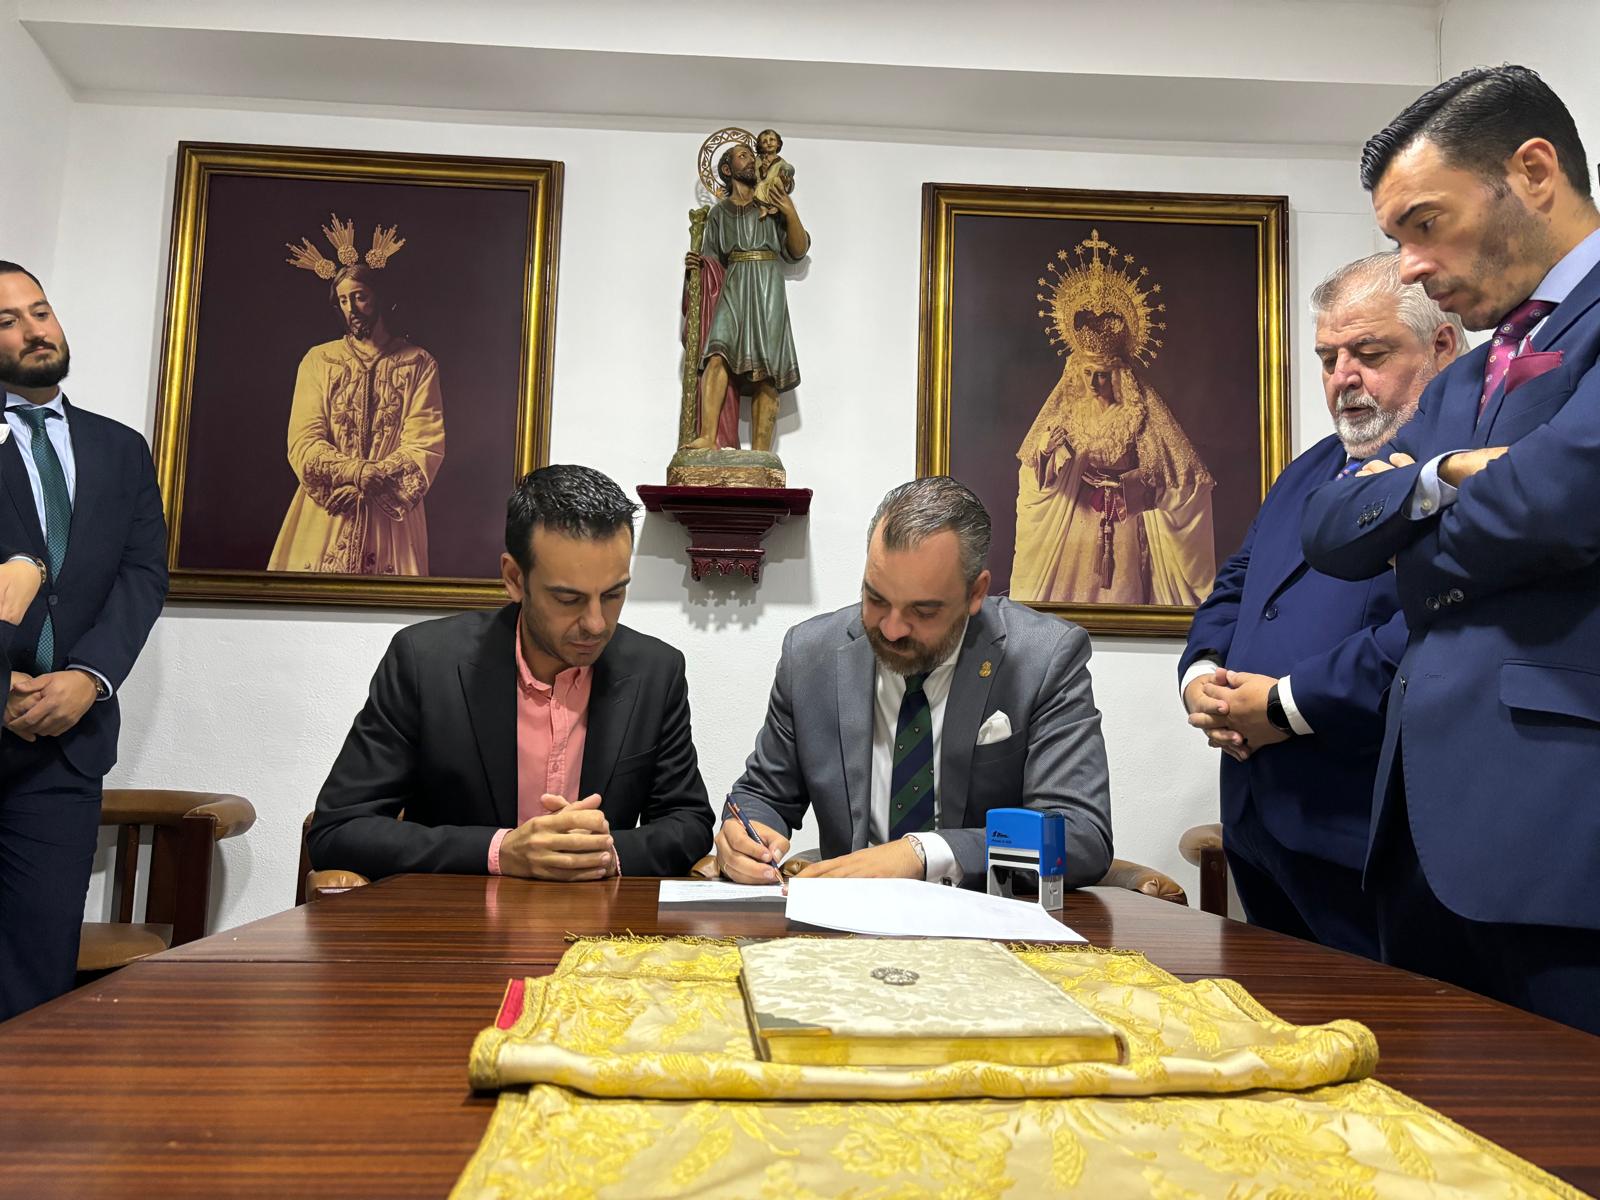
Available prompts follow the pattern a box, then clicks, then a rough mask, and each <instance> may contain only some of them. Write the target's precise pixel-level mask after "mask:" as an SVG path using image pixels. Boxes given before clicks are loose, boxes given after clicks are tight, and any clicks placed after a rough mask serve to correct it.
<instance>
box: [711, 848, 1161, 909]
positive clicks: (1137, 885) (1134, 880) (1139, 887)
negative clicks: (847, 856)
mask: <svg viewBox="0 0 1600 1200" xmlns="http://www.w3.org/2000/svg"><path fill="white" fill-rule="evenodd" d="M815 861H816V860H815V859H813V858H810V857H807V856H806V855H802V854H797V855H795V856H793V857H792V858H788V859H785V860H784V864H783V873H784V874H785V875H794V874H795V873H796V872H798V871H800V870H802V869H803V868H804V867H805V866H806V865H807V864H809V863H812V862H815ZM689 874H691V875H694V876H697V877H699V878H701V879H716V878H717V856H716V855H715V854H708V855H706V856H705V857H704V858H702V859H701V860H700V861H699V862H697V863H695V865H694V866H692V867H690V868H689ZM1096 886H1098V887H1116V888H1125V889H1127V890H1128V891H1130V892H1142V893H1144V894H1145V895H1146V896H1154V897H1155V898H1156V899H1157V900H1166V901H1169V902H1171V903H1173V904H1181V905H1184V906H1185V907H1187V906H1188V904H1189V897H1188V896H1186V895H1185V894H1184V891H1183V888H1181V887H1179V886H1178V881H1177V880H1176V879H1173V878H1172V877H1171V876H1170V875H1163V874H1162V873H1161V872H1160V871H1158V870H1156V869H1155V868H1154V867H1145V866H1140V865H1139V864H1138V863H1134V862H1127V861H1126V860H1124V859H1120V858H1114V859H1112V860H1111V869H1110V870H1109V871H1107V872H1106V873H1105V878H1103V879H1101V880H1100V882H1099V884H1097V885H1096Z"/></svg>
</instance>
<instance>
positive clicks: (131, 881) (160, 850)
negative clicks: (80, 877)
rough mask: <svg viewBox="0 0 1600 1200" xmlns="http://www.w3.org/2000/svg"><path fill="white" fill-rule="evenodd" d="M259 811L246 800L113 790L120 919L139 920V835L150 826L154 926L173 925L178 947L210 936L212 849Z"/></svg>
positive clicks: (110, 810)
mask: <svg viewBox="0 0 1600 1200" xmlns="http://www.w3.org/2000/svg"><path fill="white" fill-rule="evenodd" d="M255 820H256V810H255V808H254V807H253V806H252V805H251V803H250V801H248V800H246V799H245V798H244V797H243V796H230V795H226V794H224V793H219V792H186V791H174V790H171V789H166V788H107V789H106V792H105V798H104V800H103V801H102V802H101V805H100V824H102V825H115V826H117V827H118V831H117V852H116V860H115V865H114V867H113V870H112V889H113V893H114V895H115V897H116V920H117V921H120V922H130V921H132V920H133V908H134V895H135V893H136V891H137V887H138V880H137V878H136V874H137V871H138V863H139V831H140V829H141V828H143V827H144V826H146V825H148V826H150V828H151V841H150V886H149V887H148V888H147V889H146V894H145V906H144V907H145V916H144V919H145V921H146V922H149V923H152V924H161V925H171V926H172V944H173V945H174V946H181V945H183V944H184V943H185V942H192V941H194V940H195V939H196V938H200V937H204V936H205V932H206V914H207V911H208V910H209V908H210V903H211V848H212V846H213V845H215V844H216V843H217V842H218V841H220V840H222V839H223V838H227V837H234V836H235V835H237V834H241V833H243V832H245V830H247V829H249V828H250V826H252V825H253V824H255Z"/></svg>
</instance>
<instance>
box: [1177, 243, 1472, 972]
mask: <svg viewBox="0 0 1600 1200" xmlns="http://www.w3.org/2000/svg"><path fill="white" fill-rule="evenodd" d="M1311 311H1312V315H1313V317H1314V318H1315V319H1316V326H1317V343H1316V352H1317V358H1318V359H1319V360H1320V361H1321V363H1322V386H1323V391H1324V393H1325V394H1326V396H1327V400H1328V412H1329V414H1330V415H1331V416H1332V417H1333V422H1334V428H1335V430H1336V432H1335V433H1333V434H1330V435H1329V436H1328V437H1325V438H1323V439H1322V440H1321V441H1319V442H1318V443H1317V444H1316V445H1314V446H1312V447H1311V448H1310V449H1309V450H1307V451H1306V452H1305V453H1304V454H1302V455H1300V456H1299V457H1298V458H1296V459H1295V460H1294V462H1292V463H1290V464H1289V466H1288V467H1287V468H1285V469H1284V472H1283V474H1282V475H1280V476H1279V477H1278V480H1277V482H1276V483H1275V484H1273V487H1272V490H1271V491H1270V492H1268V493H1267V498H1266V501H1265V502H1264V503H1263V504H1262V506H1261V511H1260V513H1259V514H1257V516H1256V519H1255V521H1254V522H1253V523H1252V524H1251V526H1250V530H1249V532H1248V533H1247V534H1245V539H1244V544H1243V545H1242V546H1240V547H1239V550H1238V553H1236V554H1234V556H1233V557H1232V558H1230V559H1229V560H1228V561H1227V562H1226V563H1225V564H1224V565H1223V567H1222V570H1221V571H1220V572H1218V574H1217V582H1216V586H1215V587H1213V588H1212V590H1211V594H1210V595H1209V596H1208V597H1207V598H1206V601H1205V603H1204V604H1202V605H1201V606H1200V608H1199V610H1198V611H1197V612H1196V613H1195V617H1194V623H1193V625H1192V626H1191V627H1190V630H1189V642H1188V645H1187V646H1186V647H1185V649H1184V653H1183V658H1182V660H1181V661H1180V662H1179V665H1178V671H1179V675H1180V679H1181V682H1180V685H1179V686H1180V690H1181V692H1182V695H1183V700H1184V706H1185V707H1186V708H1187V709H1188V711H1189V714H1190V716H1189V723H1190V724H1191V725H1194V726H1196V727H1197V728H1199V729H1201V730H1203V731H1204V732H1205V734H1206V736H1207V738H1208V739H1209V740H1210V742H1211V744H1212V745H1214V746H1216V747H1217V748H1218V749H1220V750H1221V751H1222V753H1223V755H1224V757H1223V759H1222V780H1221V791H1222V822H1223V850H1224V852H1225V853H1226V854H1227V856H1228V864H1229V867H1230V869H1231V871H1232V874H1233V880H1234V886H1235V887H1236V888H1237V889H1238V892H1239V900H1240V902H1241V903H1242V904H1243V905H1244V911H1245V915H1246V916H1247V917H1248V918H1249V919H1250V921H1251V922H1252V923H1253V924H1256V925H1264V926H1266V927H1267V928H1269V929H1275V930H1277V931H1278V932H1279V933H1287V934H1292V935H1293V936H1295V937H1301V938H1305V939H1307V940H1308V941H1317V942H1321V943H1322V944H1324V945H1327V946H1334V947H1337V948H1339V949H1341V950H1348V951H1351V952H1352V953H1355V954H1364V955H1366V956H1368V957H1370V958H1376V957H1377V955H1378V937H1377V928H1376V918H1375V915H1374V913H1373V907H1372V901H1371V899H1370V898H1369V897H1367V896H1365V895H1364V894H1363V893H1362V890H1361V862H1362V859H1363V858H1364V856H1365V854H1366V848H1367V827H1368V825H1369V824H1370V821H1371V814H1372V780H1373V775H1374V773H1375V772H1376V770H1377V765H1378V745H1379V743H1380V741H1381V740H1382V735H1383V717H1382V715H1381V712H1380V701H1381V698H1382V696H1383V693H1384V690H1385V689H1386V688H1387V687H1388V686H1389V681H1390V679H1391V678H1392V677H1393V675H1394V670H1395V667H1396V666H1397V665H1398V663H1399V661H1400V655H1401V652H1402V651H1403V650H1404V649H1405V642H1406V627H1405V618H1404V617H1403V616H1402V615H1401V614H1400V611H1399V607H1400V606H1399V601H1398V599H1397V597H1396V596H1395V590H1394V581H1393V579H1391V578H1390V577H1388V576H1387V575H1383V576H1378V577H1376V578H1373V579H1363V580H1360V581H1358V582H1346V581H1344V580H1340V579H1334V578H1333V577H1331V576H1329V575H1324V574H1322V573H1321V572H1320V571H1316V570H1313V569H1312V568H1311V567H1310V566H1309V565H1308V564H1307V563H1306V560H1305V556H1304V555H1303V554H1302V553H1301V549H1300V523H1301V519H1302V517H1303V516H1304V515H1305V504H1306V498H1307V497H1308V496H1309V495H1310V494H1311V492H1312V490H1313V489H1314V488H1316V487H1318V486H1320V485H1321V484H1323V483H1326V482H1327V481H1328V480H1330V479H1335V478H1338V477H1339V476H1340V475H1347V474H1349V473H1352V471H1353V469H1354V468H1356V467H1359V466H1360V464H1361V460H1362V459H1363V458H1365V457H1366V456H1367V455H1370V454H1372V453H1374V452H1375V451H1376V450H1377V449H1378V447H1380V446H1382V445H1383V444H1384V443H1385V442H1387V441H1388V440H1389V439H1390V438H1391V437H1393V436H1394V434H1395V432H1396V431H1397V430H1398V429H1399V428H1400V427H1401V426H1402V425H1404V424H1405V423H1406V422H1407V421H1408V420H1410V419H1411V416H1412V414H1413V413H1414V412H1415V411H1416V407H1417V400H1418V398H1419V397H1420V396H1421V395H1422V389H1423V388H1424V386H1426V385H1427V383H1428V381H1429V380H1431V379H1432V378H1434V376H1436V375H1437V374H1438V373H1439V372H1440V371H1441V370H1442V369H1444V368H1445V367H1447V366H1448V365H1449V364H1450V363H1451V362H1453V361H1454V360H1455V357H1456V355H1457V354H1458V353H1460V351H1461V350H1462V348H1463V347H1464V345H1465V342H1464V340H1463V338H1464V334H1463V332H1462V329H1461V322H1460V321H1459V320H1458V319H1456V318H1454V317H1450V316H1448V315H1446V314H1445V313H1444V312H1442V311H1441V310H1440V309H1439V306H1438V305H1436V304H1435V303H1434V302H1433V301H1432V300H1430V299H1428V297H1427V295H1426V294H1425V293H1424V292H1423V290H1422V289H1421V288H1420V287H1417V286H1415V285H1411V286H1407V285H1406V284H1403V283H1401V282H1400V269H1399V260H1398V258H1397V257H1396V256H1395V255H1394V254H1375V255H1372V256H1371V257H1369V258H1363V259H1360V260H1358V261H1356V262H1353V263H1350V264H1348V265H1346V266H1344V267H1341V268H1340V269H1339V270H1337V271H1335V272H1334V273H1333V274H1332V275H1330V276H1328V278H1327V279H1325V280H1323V281H1322V283H1321V284H1320V285H1318V287H1317V288H1316V290H1315V291H1313V292H1312V293H1311Z"/></svg>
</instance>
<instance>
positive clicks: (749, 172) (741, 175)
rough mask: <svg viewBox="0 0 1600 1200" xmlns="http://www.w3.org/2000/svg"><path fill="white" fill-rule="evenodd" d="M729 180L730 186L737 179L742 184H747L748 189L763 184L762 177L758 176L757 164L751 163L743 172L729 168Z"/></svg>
mask: <svg viewBox="0 0 1600 1200" xmlns="http://www.w3.org/2000/svg"><path fill="white" fill-rule="evenodd" d="M728 179H729V182H730V184H731V182H732V181H733V180H735V179H737V180H738V181H739V182H740V183H742V184H745V185H746V186H747V187H755V185H756V184H758V183H760V182H761V176H759V175H757V174H756V165H755V163H751V164H750V165H749V166H748V167H746V168H745V169H744V170H742V171H740V170H737V169H735V168H734V167H732V166H729V167H728Z"/></svg>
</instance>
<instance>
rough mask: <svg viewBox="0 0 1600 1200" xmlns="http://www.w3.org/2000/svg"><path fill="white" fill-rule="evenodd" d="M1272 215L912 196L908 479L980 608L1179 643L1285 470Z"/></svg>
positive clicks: (1270, 206) (1215, 200)
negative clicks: (960, 542)
mask: <svg viewBox="0 0 1600 1200" xmlns="http://www.w3.org/2000/svg"><path fill="white" fill-rule="evenodd" d="M1287 211H1288V203H1287V200H1286V199H1285V198H1284V197H1281V196H1202V195H1167V194H1151V193H1130V192H1089V191H1068V190H1059V189H1045V188H1001V187H978V186H963V185H952V184H934V183H930V184H925V185H924V186H923V215H922V246H923V250H922V258H923V274H922V280H923V286H922V309H921V337H920V341H921V347H920V349H921V362H920V369H919V373H918V392H919V400H920V411H919V419H918V470H919V473H920V474H923V475H934V474H950V475H954V476H955V477H957V478H958V479H960V480H962V481H963V482H964V483H966V484H967V485H968V486H969V487H971V488H972V489H973V490H974V491H975V492H977V494H978V495H979V497H980V498H981V499H982V500H983V501H984V504H985V506H986V507H987V508H988V510H989V513H990V516H991V519H992V521H993V526H994V539H993V545H992V548H991V551H990V570H991V571H992V573H993V583H992V584H991V591H994V592H996V593H998V594H1001V595H1009V596H1010V597H1011V598H1012V599H1013V600H1018V601H1022V602H1024V603H1027V604H1029V605H1032V606H1033V607H1035V608H1039V609H1044V610H1047V611H1051V612H1058V613H1060V614H1062V615H1063V616H1066V617H1068V618H1070V619H1071V620H1073V621H1076V622H1077V623H1079V624H1080V625H1083V626H1084V627H1085V628H1087V629H1090V630H1095V631H1099V632H1106V633H1123V634H1147V635H1181V634H1182V633H1184V632H1185V631H1186V630H1187V628H1188V623H1189V617H1190V615H1191V614H1192V613H1193V611H1194V608H1195V606H1196V605H1198V604H1199V603H1200V602H1201V601H1202V600H1203V599H1204V598H1205V597H1206V596H1207V595H1208V594H1209V592H1210V590H1211V586H1212V583H1213V581H1214V579H1215V577H1216V571H1217V565H1218V563H1220V562H1221V561H1223V560H1224V559H1225V558H1226V557H1227V556H1228V555H1229V554H1231V553H1232V552H1233V550H1234V549H1235V548H1236V547H1237V546H1238V545H1239V543H1240V542H1241V540H1242V539H1243V537H1244V534H1245V531H1246V529H1247V528H1248V527H1249V524H1250V521H1251V519H1252V518H1253V517H1254V515H1255V512H1256V509H1257V508H1258V507H1259V506H1260V503H1261V500H1262V498H1263V497H1264V496H1265V495H1266V492H1267V489H1268V488H1269V487H1270V486H1271V484H1272V481H1273V480H1274V479H1275V478H1276V477H1277V474H1278V472H1279V471H1280V470H1282V468H1283V467H1284V465H1285V464H1286V463H1287V462H1288V460H1289V419H1288V404H1289V393H1288V353H1287V346H1286V338H1287V328H1288V312H1287V303H1288V301H1287V278H1288V265H1287V264H1288V257H1287V231H1286V218H1287Z"/></svg>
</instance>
